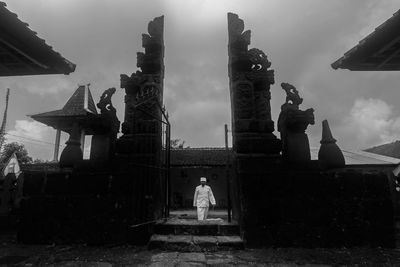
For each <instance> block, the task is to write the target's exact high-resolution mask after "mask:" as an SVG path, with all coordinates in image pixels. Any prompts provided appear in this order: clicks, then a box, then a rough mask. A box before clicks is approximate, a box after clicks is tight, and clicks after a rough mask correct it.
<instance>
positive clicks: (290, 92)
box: [281, 83, 303, 109]
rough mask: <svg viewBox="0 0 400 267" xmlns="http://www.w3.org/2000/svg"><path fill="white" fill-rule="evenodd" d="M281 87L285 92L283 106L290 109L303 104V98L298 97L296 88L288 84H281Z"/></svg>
mask: <svg viewBox="0 0 400 267" xmlns="http://www.w3.org/2000/svg"><path fill="white" fill-rule="evenodd" d="M281 87H282V89H283V90H285V92H286V103H285V104H284V105H285V106H286V107H288V105H290V106H291V108H293V107H294V108H296V109H298V108H299V105H300V104H301V103H303V98H301V97H300V95H299V91H297V89H296V87H294V86H293V85H291V84H290V83H281Z"/></svg>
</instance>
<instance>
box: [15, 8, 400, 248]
mask: <svg viewBox="0 0 400 267" xmlns="http://www.w3.org/2000/svg"><path fill="white" fill-rule="evenodd" d="M163 25H164V20H163V17H158V18H155V19H154V20H153V21H151V22H150V23H149V26H148V34H143V36H142V44H143V47H144V49H145V51H144V53H141V52H140V53H138V54H137V67H138V68H140V70H138V71H136V72H134V73H133V74H131V75H130V76H128V75H121V87H122V88H124V89H125V92H126V96H125V118H124V122H123V123H122V127H121V130H122V133H123V135H122V137H120V138H119V139H116V135H115V133H113V129H115V128H113V126H115V118H114V117H113V116H111V115H110V113H109V112H110V110H109V109H107V108H105V109H104V110H102V112H101V114H99V115H98V117H96V118H95V120H94V121H99V122H98V124H92V125H90V127H93V128H94V129H95V131H96V133H95V134H94V136H95V138H94V140H98V142H94V144H93V145H94V146H96V151H98V153H99V154H100V156H97V157H96V159H97V160H91V161H83V160H82V155H81V151H80V150H79V149H78V148H79V146H80V142H79V138H78V136H77V135H76V134H74V133H76V132H77V130H79V129H76V128H74V129H71V132H70V140H69V141H68V142H67V148H66V149H65V150H64V151H63V154H62V160H61V162H60V166H61V168H58V169H55V170H47V171H40V170H38V171H34V170H31V171H25V174H24V198H23V200H22V203H21V209H20V211H19V212H20V224H19V229H18V237H19V240H20V241H22V242H34V243H36V242H58V243H62V242H77V241H81V242H86V243H106V242H122V241H126V242H134V243H144V242H147V240H148V238H149V235H150V230H149V229H151V224H152V223H154V221H156V220H158V219H161V218H162V217H165V216H167V215H168V204H169V203H168V200H169V197H168V195H169V192H168V187H169V186H168V179H169V177H168V172H167V171H166V169H164V168H165V167H166V166H165V165H163V164H162V163H163V162H168V153H166V156H163V152H165V148H164V149H163V145H162V121H163V119H165V118H167V117H166V116H165V109H164V107H163V78H164V62H163V58H164V42H163ZM228 33H229V44H228V54H229V79H230V96H231V107H232V134H233V152H234V159H233V171H234V172H235V173H236V175H235V176H234V177H235V178H234V179H232V180H231V181H230V185H231V186H230V189H231V192H230V195H231V199H232V207H233V217H234V219H235V220H237V221H238V222H239V225H240V229H241V235H242V237H243V238H244V240H245V241H246V243H247V245H249V246H257V245H259V246H266V245H275V246H343V245H365V244H370V245H374V246H393V245H394V242H395V233H394V199H395V192H394V189H393V174H392V173H391V170H392V169H393V166H383V167H382V166H373V165H371V166H362V167H356V166H349V165H347V166H345V165H344V161H341V160H340V155H341V154H340V150H339V152H338V148H337V146H336V145H335V140H334V139H333V137H332V136H330V135H326V136H325V137H324V138H323V140H322V141H321V144H322V145H321V150H320V160H317V161H316V160H314V161H313V160H311V159H310V152H309V145H308V138H307V135H306V134H305V130H306V128H307V126H308V125H309V124H313V123H314V117H313V110H306V111H302V110H300V109H299V105H300V104H301V102H302V99H301V98H300V96H299V94H298V92H297V90H296V88H295V87H294V86H292V85H290V84H285V83H282V88H283V89H284V90H285V91H286V93H287V98H286V103H285V104H284V105H282V112H281V115H280V118H279V121H278V130H279V131H280V133H281V139H278V138H277V137H276V136H275V135H274V134H273V132H274V122H273V120H272V118H271V111H270V87H271V85H273V84H274V82H275V81H274V72H273V70H271V69H270V67H271V62H270V61H269V60H268V58H267V56H266V55H265V54H264V52H263V51H261V50H259V49H255V48H252V49H249V48H248V46H249V45H250V37H251V35H250V31H244V22H243V20H241V19H240V18H239V17H238V16H237V15H236V14H232V13H229V14H228ZM108 101H110V99H108ZM99 104H100V106H107V105H104V104H105V103H103V105H101V103H99ZM106 104H111V102H110V103H106ZM139 104H140V108H138V106H139ZM113 118H114V119H113ZM76 127H78V126H76ZM326 127H327V125H326ZM328 130H329V129H328ZM328 130H327V129H326V131H328ZM110 132H111V133H112V134H110ZM167 147H169V144H167ZM321 151H322V152H321ZM104 155H107V156H106V157H105V156H104ZM132 225H135V226H137V227H133V228H132V227H131V226H132Z"/></svg>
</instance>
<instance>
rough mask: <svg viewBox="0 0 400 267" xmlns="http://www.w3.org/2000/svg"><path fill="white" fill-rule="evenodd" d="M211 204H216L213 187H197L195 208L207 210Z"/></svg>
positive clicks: (194, 200)
mask: <svg viewBox="0 0 400 267" xmlns="http://www.w3.org/2000/svg"><path fill="white" fill-rule="evenodd" d="M210 202H211V204H213V205H215V204H216V203H215V198H214V195H213V192H212V190H211V187H209V186H208V185H204V186H201V185H199V186H197V187H196V191H195V192H194V198H193V206H194V207H199V208H205V207H208V206H209V205H210Z"/></svg>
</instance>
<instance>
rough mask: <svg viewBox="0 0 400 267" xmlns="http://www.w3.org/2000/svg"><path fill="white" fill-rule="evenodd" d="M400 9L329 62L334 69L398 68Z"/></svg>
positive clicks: (399, 60)
mask: <svg viewBox="0 0 400 267" xmlns="http://www.w3.org/2000/svg"><path fill="white" fill-rule="evenodd" d="M399 29H400V10H399V11H397V12H396V13H394V14H393V16H392V17H391V18H389V19H388V20H387V21H385V22H384V23H382V24H381V25H380V26H378V27H377V28H376V29H375V30H374V31H373V32H372V33H370V34H369V35H368V36H367V37H365V38H364V39H362V40H361V41H360V42H359V43H358V44H357V45H356V46H354V47H353V48H352V49H350V50H349V51H347V52H346V53H345V54H344V55H343V56H342V57H341V58H339V59H338V60H336V61H335V62H334V63H332V64H331V66H332V68H334V69H338V68H341V69H349V70H361V71H365V70H366V71H368V70H370V71H372V70H400V53H399V52H400V31H399Z"/></svg>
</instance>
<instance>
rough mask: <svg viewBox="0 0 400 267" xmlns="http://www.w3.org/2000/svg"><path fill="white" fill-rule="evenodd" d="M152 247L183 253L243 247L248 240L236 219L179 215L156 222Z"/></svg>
mask: <svg viewBox="0 0 400 267" xmlns="http://www.w3.org/2000/svg"><path fill="white" fill-rule="evenodd" d="M188 217H192V216H188ZM148 248H149V249H156V248H159V249H163V250H169V251H181V252H193V251H196V252H200V251H220V250H236V249H243V248H244V242H243V240H242V238H241V237H240V229H239V225H238V224H237V223H236V222H231V223H228V222H227V221H226V220H223V219H221V218H210V219H208V220H206V221H197V220H196V219H195V218H182V217H180V216H177V217H171V218H169V219H168V220H161V221H159V222H157V223H156V224H155V225H154V228H153V235H152V237H151V238H150V241H149V244H148Z"/></svg>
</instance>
